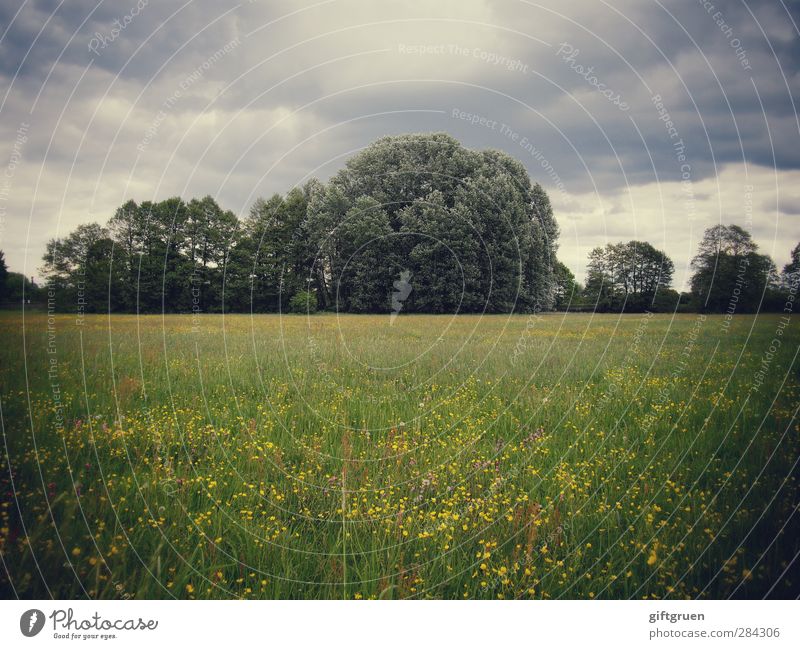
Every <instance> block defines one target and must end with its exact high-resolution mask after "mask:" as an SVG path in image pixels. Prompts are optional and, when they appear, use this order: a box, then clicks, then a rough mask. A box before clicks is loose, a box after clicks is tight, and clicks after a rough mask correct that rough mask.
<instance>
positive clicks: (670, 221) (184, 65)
mask: <svg viewBox="0 0 800 649" xmlns="http://www.w3.org/2000/svg"><path fill="white" fill-rule="evenodd" d="M137 2H138V4H137ZM715 5H718V6H715ZM798 23H800V2H797V1H796V0H766V1H764V2H754V1H751V0H740V1H737V0H729V1H723V0H713V1H709V0H680V1H674V2H672V1H670V2H666V1H663V0H631V1H621V0H614V1H612V2H603V1H602V0H592V1H589V0H580V1H577V0H555V1H551V0H543V1H542V2H528V1H527V0H497V1H494V2H492V1H489V0H439V1H438V2H430V1H429V0H425V1H423V0H402V1H400V0H382V1H381V2H376V1H375V0H323V1H321V2H313V1H296V2H288V1H284V0H279V1H271V0H270V1H267V0H263V1H262V0H254V1H243V2H240V3H239V4H233V3H231V4H228V3H225V2H220V1H219V0H217V1H212V0H200V1H192V0H189V1H187V2H185V3H183V2H180V1H176V2H155V0H153V1H152V2H148V1H147V0H121V1H117V2H109V1H104V0H100V2H96V1H95V0H86V1H84V0H69V1H68V2H67V1H63V0H62V1H61V2H57V1H56V0H26V1H24V2H22V3H21V4H20V3H15V2H4V3H2V5H0V34H1V36H0V75H1V76H2V86H0V135H1V136H2V137H1V139H0V142H2V145H1V146H2V147H3V150H2V152H0V165H2V166H3V169H2V170H0V218H1V219H2V220H0V248H2V249H3V250H4V251H5V254H6V259H7V261H8V263H9V266H10V268H11V270H15V271H20V272H25V273H26V274H27V275H36V276H37V277H38V276H39V272H38V268H39V266H40V263H41V261H40V260H41V255H42V253H43V251H44V246H45V243H46V241H47V240H48V239H49V238H52V237H57V236H63V235H65V234H66V233H68V232H69V231H70V230H71V229H72V228H74V227H75V226H76V225H78V224H79V223H83V222H88V221H99V222H102V223H104V222H105V221H106V220H107V219H108V218H109V217H110V216H111V215H112V214H113V212H114V209H115V208H116V207H117V206H118V205H120V204H121V203H122V202H124V201H125V200H126V199H128V198H134V199H136V200H138V201H141V200H147V199H161V198H165V197H168V196H172V195H181V196H183V197H185V198H190V197H192V196H198V195H205V194H211V195H213V196H215V197H216V198H217V199H218V200H219V201H220V203H221V204H222V205H223V206H224V207H226V208H229V209H232V210H234V211H235V212H237V213H239V214H244V213H246V211H247V210H248V208H249V206H250V205H251V204H252V202H253V201H254V200H255V198H257V197H258V196H265V195H269V194H272V193H274V192H285V191H287V190H288V189H289V188H291V187H292V186H294V185H296V184H298V183H302V182H304V181H305V180H306V179H307V178H309V177H311V176H316V177H318V178H320V179H323V180H324V179H326V178H328V177H329V176H330V175H331V174H332V173H333V172H334V171H336V170H337V169H338V168H339V167H340V166H341V165H342V164H343V161H344V160H346V158H347V157H348V156H350V155H352V154H353V153H354V152H356V151H357V150H358V149H360V148H362V147H364V146H366V145H367V144H369V143H370V142H371V141H372V140H374V139H375V138H376V137H379V136H381V135H385V134H395V133H406V132H431V131H446V132H448V133H450V134H452V135H454V136H455V137H457V138H458V139H459V140H460V141H461V142H463V143H464V144H465V145H466V146H468V147H471V148H486V147H491V148H498V149H502V150H504V151H506V152H507V153H509V154H510V155H512V156H514V157H516V158H517V159H519V160H520V161H522V162H523V163H524V164H525V165H526V166H527V168H528V169H529V171H530V174H531V176H532V178H533V179H535V180H537V181H539V182H540V183H541V184H542V185H543V186H544V187H545V188H546V189H547V190H548V192H549V193H550V196H551V198H552V201H553V203H554V206H555V210H556V216H557V218H558V221H559V223H560V226H561V231H562V234H561V239H560V257H561V258H562V260H563V261H564V262H565V263H566V264H567V265H568V266H570V267H571V268H572V269H573V270H574V271H575V272H576V274H577V275H578V276H579V278H582V277H583V273H584V267H585V263H586V254H587V252H588V251H589V250H590V249H591V248H593V247H594V246H597V245H603V244H605V243H607V242H614V241H622V240H629V239H633V238H636V239H646V240H649V241H651V242H652V243H653V244H654V245H656V246H657V247H660V248H663V249H665V250H666V251H667V252H668V253H669V254H670V255H671V256H672V258H673V259H674V261H675V265H676V275H675V284H676V286H677V288H681V287H682V286H683V285H685V281H686V280H687V278H688V276H687V272H688V271H687V267H688V261H689V260H690V259H691V257H692V256H693V254H694V252H695V249H696V245H697V242H698V239H699V237H701V236H702V232H703V230H704V229H705V228H706V227H708V226H709V225H713V224H715V223H738V224H740V225H743V226H745V227H747V228H749V229H750V230H751V232H752V233H753V235H754V237H755V238H756V241H757V242H758V243H759V245H760V246H761V249H762V251H763V252H766V253H768V254H770V255H772V256H773V258H774V259H775V260H776V262H777V263H778V264H779V265H782V264H783V263H785V262H786V261H787V259H788V253H789V250H790V249H791V248H792V247H793V245H794V244H795V243H796V242H797V241H798V240H800V120H799V119H798V113H797V109H798V107H799V105H800V65H798V64H799V63H800V32H799V31H798Z"/></svg>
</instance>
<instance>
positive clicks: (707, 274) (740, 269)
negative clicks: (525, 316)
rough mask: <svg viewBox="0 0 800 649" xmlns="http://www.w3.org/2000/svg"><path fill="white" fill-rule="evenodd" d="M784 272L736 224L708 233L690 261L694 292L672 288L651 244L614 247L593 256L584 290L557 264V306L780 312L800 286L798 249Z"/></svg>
mask: <svg viewBox="0 0 800 649" xmlns="http://www.w3.org/2000/svg"><path fill="white" fill-rule="evenodd" d="M790 257H791V261H790V262H789V263H788V264H786V265H785V266H784V268H783V270H782V271H781V272H780V273H779V272H778V270H777V267H776V266H775V263H774V262H773V261H772V259H771V258H770V257H769V256H768V255H764V254H761V253H760V252H759V251H758V245H757V244H756V243H755V242H754V241H753V238H752V235H751V234H750V233H749V232H748V231H747V230H745V229H744V228H742V227H740V226H738V225H715V226H713V227H710V228H708V229H707V230H706V231H705V233H704V234H703V238H702V240H701V241H700V244H699V246H698V252H697V254H696V255H695V256H694V257H693V258H692V261H691V264H690V269H691V270H692V273H693V274H692V278H691V282H690V287H691V288H690V291H689V292H686V293H678V292H677V291H676V290H674V289H673V288H672V279H673V274H674V272H675V265H674V263H673V262H672V260H671V259H670V258H669V257H668V256H667V254H666V253H665V252H664V251H663V250H657V249H656V248H655V247H653V246H652V245H651V244H650V243H648V242H646V241H629V242H627V243H609V244H607V245H606V246H605V247H597V248H594V249H593V250H592V251H591V252H590V253H589V260H588V265H587V275H586V284H585V286H581V285H580V284H578V283H577V282H576V281H575V277H574V275H573V274H572V273H571V272H570V271H569V269H568V268H566V267H565V266H563V264H559V268H558V269H557V273H556V275H557V278H558V283H559V286H558V290H557V296H558V299H557V301H556V308H558V309H568V308H572V309H575V310H581V311H599V312H622V311H627V312H643V311H653V312H671V311H697V312H706V313H731V314H733V313H754V312H757V311H781V310H783V308H784V306H785V304H786V300H787V298H788V294H789V293H790V292H795V291H796V290H797V287H798V281H800V244H797V245H796V246H795V247H794V249H793V250H792V251H791V253H790Z"/></svg>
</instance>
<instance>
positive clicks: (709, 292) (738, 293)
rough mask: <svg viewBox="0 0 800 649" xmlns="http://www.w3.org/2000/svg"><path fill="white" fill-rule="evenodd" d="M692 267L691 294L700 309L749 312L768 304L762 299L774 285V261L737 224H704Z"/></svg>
mask: <svg viewBox="0 0 800 649" xmlns="http://www.w3.org/2000/svg"><path fill="white" fill-rule="evenodd" d="M692 268H693V270H694V275H693V276H692V281H691V286H692V297H693V300H694V302H695V304H696V306H697V308H698V309H699V310H701V311H708V312H711V313H723V312H730V313H734V312H737V313H752V312H754V311H757V310H759V309H762V308H764V307H765V306H770V305H769V304H764V299H765V298H767V297H770V295H769V294H770V292H771V291H773V290H777V288H778V281H777V280H778V275H777V270H776V269H775V264H774V263H773V261H772V260H771V259H770V258H769V257H768V256H766V255H762V254H759V253H758V246H757V245H756V243H755V242H754V241H753V239H752V237H751V236H750V233H749V232H747V231H746V230H744V229H743V228H741V227H739V226H738V225H716V226H714V227H711V228H708V229H707V230H706V231H705V234H704V236H703V240H702V241H701V242H700V247H699V251H698V254H697V255H696V256H695V258H694V259H693V260H692ZM773 301H774V300H773V299H771V297H770V299H769V300H768V302H773ZM778 301H779V300H778Z"/></svg>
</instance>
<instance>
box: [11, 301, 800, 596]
mask: <svg viewBox="0 0 800 649" xmlns="http://www.w3.org/2000/svg"><path fill="white" fill-rule="evenodd" d="M0 339H1V340H2V342H3V344H2V347H1V348H0V405H1V406H2V413H1V414H2V433H3V443H4V446H3V456H2V469H0V494H1V495H0V553H1V554H0V556H1V557H2V564H3V569H2V570H0V592H1V593H2V596H4V597H16V596H18V597H37V598H39V597H51V596H52V597H59V598H82V597H91V598H171V597H176V598H335V599H338V598H347V599H362V598H363V599H370V598H394V599H400V598H459V599H460V598H471V599H473V598H490V599H498V598H499V599H503V598H505V599H511V598H636V599H641V598H703V597H710V598H726V597H740V598H750V597H753V598H754V597H759V598H760V597H796V596H797V595H798V594H800V586H799V585H798V577H797V564H796V563H794V564H793V562H794V560H795V558H796V557H797V554H798V551H800V534H798V532H799V531H800V526H798V517H797V513H796V508H797V506H798V490H797V487H798V484H797V475H798V472H797V460H798V457H800V436H798V425H797V406H798V394H800V393H799V391H798V383H800V374H799V373H798V362H797V353H798V349H799V345H800V331H799V330H798V327H797V324H796V323H795V322H793V321H790V320H788V319H785V318H784V319H782V317H781V316H780V315H758V316H747V315H741V316H738V315H737V316H735V317H734V318H733V319H732V320H726V319H725V318H724V317H722V316H707V317H704V316H698V315H695V314H691V315H675V316H672V315H646V314H643V315H624V316H617V315H593V314H573V315H563V314H545V315H532V316H526V315H515V316H499V315H492V316H483V317H481V316H477V315H476V316H466V315H463V316H455V317H453V316H402V315H401V316H400V317H398V318H396V319H395V320H394V321H390V319H389V317H388V316H357V315H335V314H319V315H314V316H311V317H306V316H280V315H253V316H249V315H229V316H222V315H202V316H194V317H192V316H188V315H187V316H172V315H170V316H140V317H137V316H132V315H131V316H123V315H115V316H111V317H109V316H103V315H98V316H86V317H85V318H83V319H82V320H77V321H76V318H75V317H74V316H68V315H57V316H53V317H51V318H50V319H48V316H47V314H45V313H27V314H25V316H24V323H23V316H22V314H20V313H4V314H0Z"/></svg>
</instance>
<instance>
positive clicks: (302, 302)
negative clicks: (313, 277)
mask: <svg viewBox="0 0 800 649" xmlns="http://www.w3.org/2000/svg"><path fill="white" fill-rule="evenodd" d="M289 311H290V312H291V313H316V312H317V294H316V293H314V291H300V292H298V293H295V294H294V295H293V296H292V299H291V300H289Z"/></svg>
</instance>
